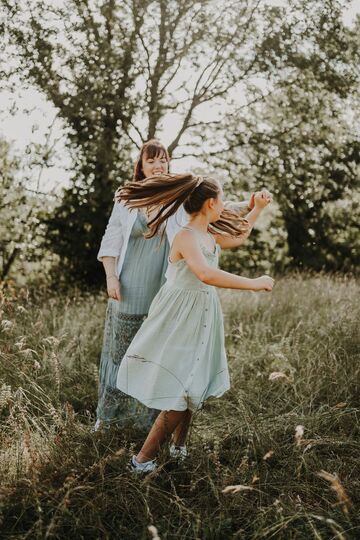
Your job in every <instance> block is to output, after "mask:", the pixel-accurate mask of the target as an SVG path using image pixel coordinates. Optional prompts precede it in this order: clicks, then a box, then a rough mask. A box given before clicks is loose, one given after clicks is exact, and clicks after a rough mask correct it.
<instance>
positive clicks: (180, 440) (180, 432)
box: [171, 409, 192, 446]
mask: <svg viewBox="0 0 360 540" xmlns="http://www.w3.org/2000/svg"><path fill="white" fill-rule="evenodd" d="M185 413H186V414H185V415H184V418H183V420H182V421H181V422H180V423H179V424H178V425H177V427H176V428H175V430H174V431H173V434H172V437H171V439H172V442H173V443H174V444H175V446H184V445H185V442H186V437H187V434H188V431H189V427H190V422H191V418H192V412H191V411H190V410H189V409H187V410H186V411H185Z"/></svg>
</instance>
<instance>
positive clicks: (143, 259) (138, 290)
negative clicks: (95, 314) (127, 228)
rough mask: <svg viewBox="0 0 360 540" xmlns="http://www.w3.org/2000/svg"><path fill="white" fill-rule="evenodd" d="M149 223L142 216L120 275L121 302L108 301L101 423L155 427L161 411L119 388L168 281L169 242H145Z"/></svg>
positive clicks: (158, 238) (157, 239) (99, 407)
mask: <svg viewBox="0 0 360 540" xmlns="http://www.w3.org/2000/svg"><path fill="white" fill-rule="evenodd" d="M147 230H148V228H147V221H146V218H145V216H144V215H143V213H142V212H138V215H137V217H136V220H135V222H134V225H133V228H132V230H131V235H130V238H129V244H128V248H127V250H126V255H125V260H124V265H123V268H122V271H121V275H120V283H121V301H120V302H118V301H117V300H113V299H112V298H109V300H108V306H107V311H106V320H105V330H104V340H103V347H102V351H101V359H100V369H99V397H98V405H97V411H96V413H97V419H98V420H99V421H101V422H103V423H105V424H107V425H110V424H117V425H118V426H120V427H121V426H122V425H124V424H125V423H127V422H129V421H131V422H132V423H133V424H134V425H136V426H137V427H144V428H148V427H149V426H151V425H152V423H153V421H154V419H155V417H156V415H157V414H158V411H155V410H151V409H149V408H147V407H144V405H142V404H141V403H140V402H138V401H137V400H136V399H133V398H132V397H130V396H128V395H124V394H123V393H122V392H120V391H119V390H118V389H117V388H116V380H117V375H118V369H119V363H120V362H121V359H122V358H123V356H124V354H125V352H126V350H127V348H128V347H129V345H130V343H131V340H132V338H133V337H134V336H135V334H136V332H137V331H138V330H139V328H140V326H141V324H142V322H143V320H144V319H145V317H146V315H147V313H148V311H149V307H150V305H151V302H152V300H153V298H154V297H155V295H156V294H157V293H158V291H159V289H160V287H161V286H162V285H163V283H164V282H165V271H166V268H167V265H168V254H169V243H168V240H167V238H166V235H164V238H162V235H161V232H160V233H159V234H158V235H156V236H155V237H153V238H150V239H148V240H146V239H145V238H144V233H145V232H147Z"/></svg>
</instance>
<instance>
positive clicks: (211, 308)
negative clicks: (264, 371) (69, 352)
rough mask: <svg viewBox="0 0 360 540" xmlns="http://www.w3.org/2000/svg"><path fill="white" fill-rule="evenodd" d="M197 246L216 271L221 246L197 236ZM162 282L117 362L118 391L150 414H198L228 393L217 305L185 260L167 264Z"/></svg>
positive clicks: (213, 293)
mask: <svg viewBox="0 0 360 540" xmlns="http://www.w3.org/2000/svg"><path fill="white" fill-rule="evenodd" d="M199 245H200V247H201V250H202V252H203V254H204V256H205V258H206V259H207V261H208V264H209V265H210V266H214V267H217V265H218V257H219V250H220V248H219V246H218V245H216V246H215V248H214V251H213V252H211V251H209V250H208V249H207V248H206V247H205V246H204V245H203V244H202V243H201V240H200V235H199ZM166 278H167V281H166V283H165V284H164V285H163V286H162V288H161V289H160V291H159V292H158V294H157V295H156V296H155V298H154V300H153V302H152V304H151V306H150V310H149V314H148V317H147V318H146V319H145V321H144V322H143V324H142V326H141V328H140V330H139V331H138V332H137V334H136V335H135V337H134V339H133V341H132V343H131V345H130V346H129V348H128V350H127V351H126V354H125V356H124V358H123V359H122V361H121V364H120V367H119V372H118V377H117V387H118V388H119V389H120V390H121V391H122V392H124V393H125V394H127V395H130V396H132V397H134V398H136V399H137V400H138V401H140V402H141V403H143V404H144V405H146V406H147V407H150V408H153V409H158V410H177V411H183V410H186V409H190V410H191V411H196V410H198V409H200V408H201V407H202V404H203V403H204V401H205V400H206V399H207V398H208V397H210V396H216V397H220V396H221V395H222V394H223V393H224V392H226V391H227V390H228V389H229V388H230V380H229V371H228V366H227V358H226V352H225V343H224V341H225V340H224V324H223V316H222V311H221V306H220V301H219V298H218V295H217V292H216V288H215V287H213V286H211V285H206V284H204V283H203V282H201V281H200V280H199V279H198V278H197V277H196V276H195V274H194V273H193V272H192V271H191V270H190V268H189V267H188V265H187V264H186V262H185V260H184V259H182V260H180V261H177V262H174V263H171V262H170V261H169V267H168V270H167V273H166Z"/></svg>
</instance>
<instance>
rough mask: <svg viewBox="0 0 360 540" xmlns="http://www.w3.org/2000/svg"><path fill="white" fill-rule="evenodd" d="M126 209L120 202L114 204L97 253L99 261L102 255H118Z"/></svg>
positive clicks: (121, 242)
mask: <svg viewBox="0 0 360 540" xmlns="http://www.w3.org/2000/svg"><path fill="white" fill-rule="evenodd" d="M126 211H127V210H126V209H125V207H124V206H123V205H122V203H118V202H116V203H115V204H114V206H113V209H112V212H111V215H110V218H109V221H108V224H107V226H106V229H105V232H104V235H103V237H102V240H101V244H100V249H99V252H98V254H97V258H98V260H99V261H102V258H103V257H119V255H120V253H121V248H122V244H123V228H124V226H125V224H126Z"/></svg>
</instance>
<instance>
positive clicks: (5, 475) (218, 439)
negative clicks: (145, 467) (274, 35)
mask: <svg viewBox="0 0 360 540" xmlns="http://www.w3.org/2000/svg"><path fill="white" fill-rule="evenodd" d="M221 298H222V304H223V308H224V313H225V320H226V335H227V347H228V353H229V364H230V369H231V377H232V388H231V390H230V391H229V392H227V393H226V394H225V395H224V396H223V397H222V398H220V399H212V400H210V401H209V402H207V404H206V406H205V408H204V409H203V410H202V411H201V412H199V413H198V414H197V415H196V416H195V418H194V422H193V425H192V429H191V433H190V439H189V449H190V452H191V455H190V458H189V459H188V461H187V462H186V463H185V464H183V465H178V464H176V463H175V462H174V461H171V460H170V459H169V457H168V454H167V451H166V449H165V450H164V451H163V453H162V455H161V457H160V465H161V466H160V468H159V470H158V471H157V472H156V473H153V474H152V475H149V476H147V477H146V478H143V479H141V478H134V477H133V476H132V475H131V473H129V472H128V471H127V468H126V466H127V463H128V460H129V457H130V455H131V454H132V453H133V451H134V450H137V449H138V448H139V445H140V443H141V441H142V440H143V438H144V433H143V432H141V431H138V430H135V429H134V428H132V427H131V425H129V426H128V427H127V428H126V429H123V430H118V429H116V428H115V427H114V428H112V429H110V430H108V431H106V432H104V433H96V434H92V433H91V431H90V427H91V425H92V423H93V421H94V411H95V407H96V395H97V379H98V375H97V370H98V359H99V353H100V348H101V339H102V330H103V321H104V313H105V297H104V296H93V295H89V294H80V293H79V292H73V293H72V294H71V295H68V296H67V297H62V296H59V297H56V295H55V294H54V293H52V295H51V294H50V293H49V292H46V291H45V292H44V291H40V292H37V293H36V294H34V293H32V294H30V293H28V292H27V291H26V290H16V289H15V288H13V289H7V291H6V292H5V291H3V292H2V294H1V298H0V301H1V306H0V309H1V321H0V329H1V333H0V350H1V358H0V378H1V383H0V414H1V435H0V458H1V459H0V476H1V488H0V512H1V514H0V536H1V538H12V539H15V538H24V539H25V538H39V539H40V538H41V539H42V538H49V539H50V538H71V539H72V538H75V539H82V538H86V539H88V538H109V539H114V538H121V539H136V540H139V539H151V538H154V539H155V538H161V539H162V540H164V539H173V538H181V539H182V538H184V539H211V540H215V539H219V540H223V539H228V538H234V539H235V538H236V539H241V538H254V539H260V538H276V539H278V538H279V539H286V540H288V539H302V538H306V539H310V538H314V539H335V538H336V539H341V540H344V539H358V538H360V516H359V510H360V457H359V456H360V429H359V427H360V363H359V352H360V334H359V322H360V302H359V298H360V285H359V283H357V282H356V281H355V280H353V279H350V278H331V277H327V276H318V277H301V276H294V277H287V278H282V279H280V280H279V281H278V283H277V284H276V287H275V289H274V291H273V293H272V294H271V295H270V294H254V293H241V292H229V291H222V293H221Z"/></svg>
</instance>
